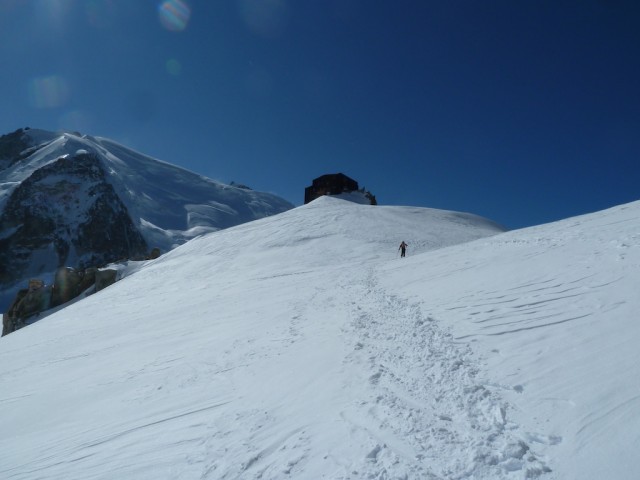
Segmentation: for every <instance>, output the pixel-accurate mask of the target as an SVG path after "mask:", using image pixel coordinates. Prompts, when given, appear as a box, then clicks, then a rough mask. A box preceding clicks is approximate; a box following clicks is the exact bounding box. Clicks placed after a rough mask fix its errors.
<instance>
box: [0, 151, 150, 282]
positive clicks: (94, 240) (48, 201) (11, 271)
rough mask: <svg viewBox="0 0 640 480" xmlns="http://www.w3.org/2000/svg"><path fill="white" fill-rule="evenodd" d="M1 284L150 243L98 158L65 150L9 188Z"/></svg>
mask: <svg viewBox="0 0 640 480" xmlns="http://www.w3.org/2000/svg"><path fill="white" fill-rule="evenodd" d="M0 231H2V232H3V233H4V235H3V238H2V239H0V283H3V284H7V283H11V282H12V281H14V280H16V279H17V278H22V277H24V276H25V275H27V274H28V275H31V276H33V275H35V276H39V275H42V274H43V273H46V272H49V271H51V270H52V269H55V268H57V267H61V266H64V265H69V264H71V265H78V264H82V265H85V264H86V265H104V264H106V263H108V262H111V261H114V260H117V259H121V258H135V257H141V256H144V255H145V254H146V252H147V251H148V246H147V243H146V241H145V239H144V238H143V237H142V235H141V234H140V232H139V231H138V230H137V229H136V228H135V226H134V224H133V222H132V220H131V218H130V217H129V213H128V211H127V208H126V207H125V206H124V204H123V203H122V201H121V200H120V199H119V198H118V196H117V195H116V193H115V191H114V189H113V187H112V186H111V185H110V184H109V183H108V182H107V181H106V178H105V173H104V170H103V168H102V167H101V165H100V161H99V160H98V158H97V157H96V156H95V155H93V154H90V153H88V152H85V151H80V152H78V153H76V154H74V155H65V156H63V157H60V158H58V159H57V160H54V161H52V162H51V163H49V164H47V165H45V166H43V167H42V168H39V169H38V170H36V171H34V172H33V173H32V174H31V175H30V176H29V177H28V178H27V179H26V180H24V181H23V182H21V183H20V185H19V186H18V187H17V188H15V190H13V192H12V193H11V195H10V196H9V199H8V201H7V203H6V206H5V208H4V212H3V213H2V215H1V216H0Z"/></svg>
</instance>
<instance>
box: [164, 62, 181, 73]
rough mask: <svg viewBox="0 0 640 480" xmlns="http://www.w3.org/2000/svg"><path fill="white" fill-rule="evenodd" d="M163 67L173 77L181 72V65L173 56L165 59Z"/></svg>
mask: <svg viewBox="0 0 640 480" xmlns="http://www.w3.org/2000/svg"><path fill="white" fill-rule="evenodd" d="M165 68H166V69H167V72H168V73H169V74H170V75H173V76H174V77H177V76H179V75H180V73H181V72H182V65H181V64H180V62H179V61H178V60H176V59H175V58H170V59H169V60H167V62H166V63H165Z"/></svg>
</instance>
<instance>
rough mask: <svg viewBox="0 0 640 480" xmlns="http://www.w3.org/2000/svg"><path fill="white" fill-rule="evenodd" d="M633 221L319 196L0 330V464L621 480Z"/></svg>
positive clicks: (630, 210) (637, 359) (634, 404)
mask: <svg viewBox="0 0 640 480" xmlns="http://www.w3.org/2000/svg"><path fill="white" fill-rule="evenodd" d="M639 219H640V203H633V204H629V205H624V206H621V207H618V208H614V209H611V210H608V211H604V212H598V213H595V214H592V215H588V216H584V217H577V218H572V219H568V220H565V221H562V222H557V223H554V224H549V225H543V226H540V227H535V228H531V229H526V230H519V231H513V232H507V233H500V231H501V230H500V229H499V228H497V227H496V226H495V225H492V224H491V222H489V221H487V220H484V219H481V218H478V217H474V216H472V215H467V214H459V213H454V212H443V211H438V210H428V209H419V208H412V207H372V206H364V205H357V204H354V203H350V202H344V201H340V200H337V199H334V198H320V199H318V200H316V201H314V202H312V203H310V204H308V205H306V206H304V207H299V208H296V209H293V210H290V211H288V212H285V213H283V214H281V215H277V216H272V217H269V218H264V219H261V220H257V221H254V222H250V223H246V224H243V225H239V226H235V227H232V228H229V229H226V230H222V231H219V232H215V233H211V234H208V235H204V236H202V237H199V238H196V239H194V240H191V241H189V242H187V243H186V244H184V245H182V246H180V247H178V248H176V249H174V250H173V251H171V252H169V253H168V254H167V255H164V256H162V257H160V258H158V259H157V260H154V261H151V262H149V263H148V264H146V265H145V266H144V267H143V268H141V269H139V270H138V271H137V272H136V273H134V274H132V275H130V276H128V277H126V278H125V279H124V280H122V281H120V282H118V283H116V284H115V285H113V286H112V287H110V288H108V289H106V290H103V291H101V292H98V293H97V294H95V295H93V296H91V297H89V298H88V299H86V300H84V301H82V302H79V303H76V304H74V305H72V306H70V307H67V308H66V309H64V310H62V311H60V312H58V313H56V314H53V315H51V316H49V317H47V318H45V319H44V320H42V321H41V322H38V323H36V324H35V325H33V326H30V327H27V328H25V329H23V330H20V331H18V332H16V333H14V334H11V335H9V336H7V337H4V338H2V339H0V391H1V392H2V398H1V400H2V403H3V405H4V406H3V409H2V411H1V413H0V431H2V432H3V434H2V436H0V476H1V477H2V478H6V479H10V480H27V479H29V480H31V479H34V478H47V479H52V480H55V479H65V480H66V479H69V478H96V479H108V478H112V476H113V474H114V472H117V474H118V476H120V477H122V478H128V479H134V480H135V479H151V478H153V479H156V478H173V479H192V478H201V479H208V480H214V479H215V480H221V479H257V478H269V479H274V480H281V479H282V480H284V479H291V478H295V479H318V478H325V479H353V480H356V479H358V480H359V479H366V478H378V479H396V478H405V479H475V480H478V479H487V480H489V479H492V480H493V479H503V480H506V479H535V478H540V479H543V480H544V479H554V480H560V479H562V480H565V479H578V478H579V479H581V480H582V479H587V480H588V479H593V480H595V479H602V478H616V479H621V480H631V479H635V478H638V476H640V469H639V467H638V465H637V462H636V461H635V452H636V451H637V447H638V441H639V438H640V436H639V433H638V432H640V423H639V422H640V420H638V419H639V418H640V402H639V401H638V394H637V387H636V382H635V381H634V379H635V378H637V376H638V373H639V372H638V369H639V367H638V365H640V353H638V352H639V350H638V348H637V345H638V342H639V341H640V327H639V325H638V322H636V321H635V318H636V315H635V312H637V310H638V309H639V307H640V304H639V302H640V300H638V297H637V295H636V292H635V289H636V288H637V285H638V284H639V283H640V247H639V244H640V237H639V234H638V232H639V231H640V220H639ZM474 239H475V240H474ZM402 240H405V241H406V242H407V243H408V244H409V251H408V256H407V257H406V258H404V259H400V258H397V247H398V244H399V243H400V241H402ZM16 359H19V361H18V362H17V361H16Z"/></svg>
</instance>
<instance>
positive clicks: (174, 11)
mask: <svg viewBox="0 0 640 480" xmlns="http://www.w3.org/2000/svg"><path fill="white" fill-rule="evenodd" d="M190 17H191V8H189V5H187V3H186V2H184V1H182V0H167V1H165V2H162V3H161V4H160V6H159V7H158V18H159V19H160V24H161V25H162V26H163V27H164V28H166V29H167V30H169V31H171V32H181V31H182V30H184V29H185V28H187V24H188V23H189V18H190Z"/></svg>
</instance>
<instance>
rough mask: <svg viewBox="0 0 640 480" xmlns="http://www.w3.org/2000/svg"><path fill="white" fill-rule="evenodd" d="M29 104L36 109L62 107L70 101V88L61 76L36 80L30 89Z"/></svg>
mask: <svg viewBox="0 0 640 480" xmlns="http://www.w3.org/2000/svg"><path fill="white" fill-rule="evenodd" d="M28 95H29V104H30V105H31V106H32V107H34V108H56V107H61V106H63V105H64V104H66V103H67V101H68V100H69V95H70V91H69V86H68V84H67V82H66V80H65V79H64V78H62V77H61V76H60V75H49V76H46V77H39V78H34V79H32V80H31V81H30V82H29V87H28Z"/></svg>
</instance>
